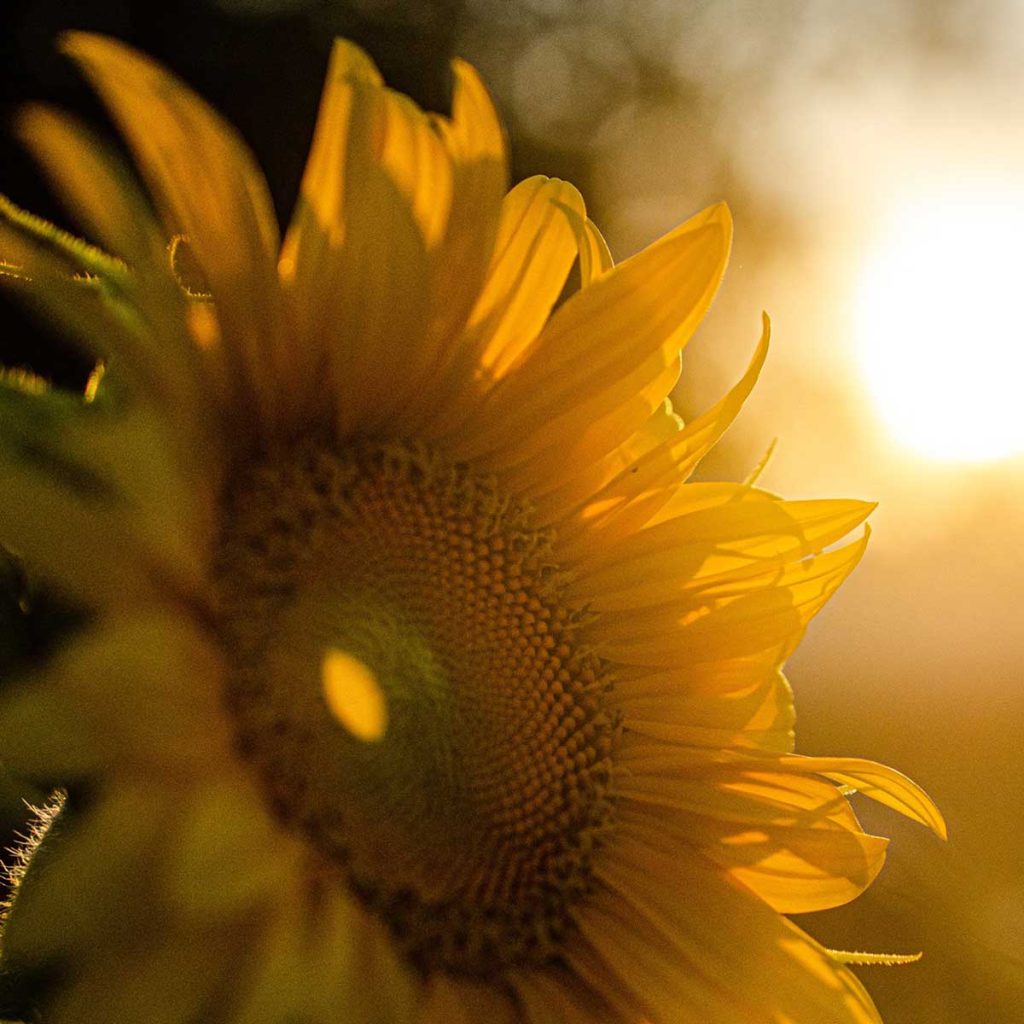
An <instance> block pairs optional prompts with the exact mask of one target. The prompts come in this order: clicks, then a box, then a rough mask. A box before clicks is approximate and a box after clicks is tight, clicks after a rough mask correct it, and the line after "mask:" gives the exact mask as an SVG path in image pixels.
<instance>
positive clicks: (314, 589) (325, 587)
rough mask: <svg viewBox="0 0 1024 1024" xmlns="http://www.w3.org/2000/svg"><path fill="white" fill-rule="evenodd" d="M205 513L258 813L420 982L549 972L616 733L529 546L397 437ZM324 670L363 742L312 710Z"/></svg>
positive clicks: (514, 511)
mask: <svg viewBox="0 0 1024 1024" xmlns="http://www.w3.org/2000/svg"><path fill="white" fill-rule="evenodd" d="M224 522H225V524H226V525H225V528H224V531H223V536H222V547H221V551H220V557H219V564H218V572H217V580H218V598H219V602H220V611H221V616H222V628H223V630H224V633H225V636H226V641H227V647H228V651H229V656H230V659H231V663H232V672H231V678H230V681H229V684H228V702H229V705H230V707H231V709H232V712H233V714H234V716H235V720H236V723H237V729H238V737H239V743H240V747H241V749H242V750H243V751H244V753H245V755H246V756H247V757H248V758H249V759H250V760H251V762H252V763H253V764H254V766H255V767H256V768H257V770H258V771H259V773H260V776H261V778H262V781H263V784H264V786H265V789H266V792H267V795H268V800H269V801H270V803H271V805H272V807H273V808H274V810H275V812H276V813H277V814H278V815H279V817H281V818H282V819H283V820H284V821H286V822H287V823H288V824H289V825H291V826H293V827H296V828H298V829H301V830H302V831H303V832H304V833H305V835H307V836H308V838H309V840H310V841H311V842H312V843H313V844H314V845H315V846H316V847H317V848H318V849H319V850H320V851H321V852H322V853H323V854H325V855H326V856H327V857H328V858H329V859H330V860H331V861H332V862H333V863H334V864H336V865H338V866H339V867H340V868H341V869H342V870H343V872H344V874H345V876H346V877H347V880H348V883H349V885H350V886H351V888H352V890H353V891H354V892H355V893H356V894H357V895H358V897H359V898H360V899H361V900H362V901H363V902H364V904H365V905H366V906H368V907H369V908H370V909H371V910H372V911H373V912H375V913H376V914H378V915H379V916H380V917H381V918H382V919H383V920H384V921H385V922H386V923H387V924H388V925H389V927H390V928H391V930H392V932H393V933H394V935H395V937H396V940H397V941H398V943H399V944H400V946H401V947H402V948H403V949H404V950H405V952H406V953H407V955H408V956H409V957H410V959H411V960H412V961H413V962H414V963H415V964H416V965H417V966H419V967H420V968H422V969H423V970H427V971H429V970H436V969H440V970H448V971H453V972H459V973H467V974H474V975H487V974H490V973H493V972H494V971H495V970H499V969H501V968H502V967H507V966H510V965H513V964H521V963H539V962H545V961H547V960H549V959H551V958H552V957H553V956H554V955H555V954H556V953H557V949H558V946H559V944H560V939H561V937H562V935H563V934H564V932H565V931H566V929H568V928H570V927H571V921H572V907H573V904H574V903H575V902H576V901H577V900H578V899H579V897H580V896H581V895H582V894H584V893H585V892H586V890H587V887H588V885H589V882H590V857H591V852H592V849H593V847H594V844H595V843H596V842H597V841H598V838H599V836H600V834H601V833H602V831H603V830H604V829H605V827H606V826H607V824H608V822H609V820H610V816H611V813H612V809H611V805H610V802H609V800H608V798H607V795H606V792H607V785H608V777H609V772H610V759H611V752H612V746H613V743H614V737H615V731H616V730H615V722H614V719H613V716H612V715H610V714H609V713H608V712H607V711H606V710H605V706H604V705H605V694H606V691H607V687H608V681H607V679H606V677H605V672H604V669H603V667H602V664H601V662H600V661H599V660H598V659H597V658H596V657H594V656H593V655H591V654H588V653H586V652H584V651H581V650H580V649H579V647H578V643H577V641H576V632H577V622H578V614H577V613H576V612H574V611H572V610H571V609H569V608H567V607H565V605H564V604H563V603H562V601H561V599H560V597H561V590H562V586H563V577H562V574H561V573H560V572H559V571H557V570H556V569H555V568H553V567H552V566H551V564H550V555H549V547H550V545H549V539H548V537H547V536H546V535H545V534H544V533H542V532H540V531H537V530H535V529H533V528H531V526H530V524H529V521H528V517H527V516H526V514H525V513H524V512H523V510H522V509H519V508H517V507H516V506H515V505H514V504H513V503H512V502H510V501H509V500H507V499H505V498H503V497H502V496H501V494H500V493H499V492H498V490H497V489H496V487H495V485H494V484H493V483H492V482H491V481H489V480H486V479H483V478H481V477H477V476H474V475H473V474H472V473H470V472H469V471H468V470H466V469H465V468H463V467H454V468H453V467H449V466H445V465H444V464H443V463H442V462H441V461H440V460H439V459H437V458H436V457H435V456H433V455H432V454H431V453H429V452H427V451H425V450H423V449H420V448H413V447H410V446H406V445H402V444H398V443H376V442H374V443H364V444H359V445H354V446H350V447H346V448H345V449H344V450H343V451H337V450H332V449H330V448H328V447H326V446H323V445H319V444H313V443H306V444H303V445H299V446H296V447H294V448H291V449H289V450H287V451H282V452H279V453H278V454H276V455H275V456H273V457H272V458H268V459H267V460H266V461H265V462H263V463H262V464H260V465H257V466H254V467H251V468H250V469H249V470H248V471H247V472H246V473H244V474H242V475H240V476H239V477H238V479H237V480H236V482H235V486H234V487H233V489H232V492H231V495H230V497H229V499H228V505H227V507H226V510H225V516H224ZM325 658H327V659H332V658H333V659H338V658H340V659H341V661H342V663H343V664H344V663H348V664H353V665H356V666H358V667H359V668H360V670H362V671H363V677H364V680H365V677H367V676H368V677H369V678H370V679H372V680H375V682H376V684H377V686H379V689H380V691H381V693H382V695H383V697H384V703H385V705H386V715H387V725H386V729H385V730H384V733H383V735H382V736H381V737H380V738H379V739H378V738H367V736H365V735H363V736H361V735H359V734H358V733H359V730H353V729H351V728H347V727H346V725H345V724H344V722H343V720H342V718H341V717H340V716H339V715H338V714H337V709H336V708H335V709H334V710H333V711H332V707H331V704H332V701H331V700H329V699H327V698H326V697H325V690H324V682H323V672H324V666H325ZM342 678H343V679H344V677H342ZM353 678H354V682H353V685H355V684H356V682H358V679H357V678H356V677H353ZM342 685H343V684H342ZM360 685H363V686H365V685H366V683H365V681H363V682H362V683H361V684H360ZM334 696H335V697H336V698H339V699H340V700H341V701H344V698H345V695H344V694H341V695H337V694H335V695H334ZM354 696H358V695H354Z"/></svg>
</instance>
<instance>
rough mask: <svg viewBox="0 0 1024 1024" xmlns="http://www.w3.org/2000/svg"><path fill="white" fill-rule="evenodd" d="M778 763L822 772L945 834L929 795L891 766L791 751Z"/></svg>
mask: <svg viewBox="0 0 1024 1024" xmlns="http://www.w3.org/2000/svg"><path fill="white" fill-rule="evenodd" d="M779 764H780V766H781V767H782V768H786V769H791V770H795V771H805V772H817V773H819V774H821V775H826V776H828V778H830V779H832V780H834V781H835V782H838V783H841V784H842V785H844V786H851V787H853V788H854V789H855V790H857V792H858V793H862V794H863V795H864V796H866V797H869V798H870V799H872V800H877V801H878V802H879V803H881V804H884V805H885V806H886V807H891V808H892V809H893V810H896V811H899V812H900V814H904V815H906V816H907V817H908V818H911V819H912V820H914V821H917V822H920V823H921V824H922V825H927V826H928V828H930V829H931V830H932V831H933V832H934V833H935V834H936V835H937V836H939V837H940V838H941V839H945V838H946V837H947V833H946V823H945V820H944V819H943V817H942V813H941V812H940V811H939V809H938V807H936V806H935V803H934V802H933V801H932V799H931V797H929V796H928V794H927V793H925V791H924V790H923V789H921V787H920V786H918V785H917V783H916V782H913V781H912V780H910V779H908V778H907V777H906V776H905V775H904V774H903V773H902V772H898V771H896V769H895V768H889V767H888V766H886V765H884V764H877V763H876V762H874V761H865V760H862V759H860V758H854V757H800V756H798V755H795V754H794V755H791V756H789V757H787V758H783V759H782V761H780V762H779Z"/></svg>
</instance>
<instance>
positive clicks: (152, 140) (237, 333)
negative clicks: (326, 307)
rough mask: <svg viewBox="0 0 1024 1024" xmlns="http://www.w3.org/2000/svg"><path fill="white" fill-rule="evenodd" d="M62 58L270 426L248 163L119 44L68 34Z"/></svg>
mask: <svg viewBox="0 0 1024 1024" xmlns="http://www.w3.org/2000/svg"><path fill="white" fill-rule="evenodd" d="M64 48H65V50H66V52H67V53H68V54H70V56H71V57H73V58H74V59H75V61H76V62H78V63H79V64H80V65H81V67H82V69H83V70H84V72H85V73H86V75H87V76H88V77H89V79H90V81H91V82H92V84H93V85H94V86H95V87H96V89H97V91H98V92H99V93H100V95H101V96H102V97H103V99H104V101H105V102H106V104H107V106H108V107H109V109H110V112H111V114H112V115H113V117H114V119H115V121H116V122H117V124H118V126H119V128H120V129H121V131H122V132H123V133H124V135H125V138H126V139H127V141H128V143H129V145H130V146H131V148H132V151H133V153H134V155H135V158H136V160H137V161H138V163H139V167H140V169H141V171H142V173H143V175H144V176H145V178H146V181H147V183H148V185H149V187H150V189H151V190H152V192H153V194H154V197H155V198H156V200H157V203H158V205H159V207H160V208H161V212H162V213H163V215H164V219H165V230H166V232H167V236H168V238H170V237H171V236H173V235H176V234H183V235H185V236H187V238H188V240H189V243H190V245H191V247H192V250H193V252H194V253H195V256H196V260H197V261H198V263H199V265H200V266H201V267H202V270H203V274H204V276H205V278H206V280H207V281H208V282H209V284H210V290H211V292H212V293H213V296H214V299H215V301H216V305H217V317H218V320H219V322H220V325H221V333H222V335H223V337H224V339H225V341H224V343H225V345H226V347H227V348H226V352H225V355H226V356H227V357H228V358H229V359H232V360H233V361H234V363H233V366H234V369H235V371H236V373H235V377H234V383H235V387H236V391H237V397H238V401H239V402H240V403H241V406H242V408H248V409H250V410H254V411H256V412H258V413H260V414H261V416H262V417H266V421H267V422H268V423H273V422H275V421H276V418H277V416H278V414H279V409H278V408H277V401H278V397H277V389H276V388H275V380H276V375H277V373H278V372H279V371H280V370H281V369H282V368H283V365H284V362H285V353H284V351H283V349H282V345H283V339H282V335H281V329H282V325H281V321H280V306H279V302H278V288H277V274H276V262H277V249H278V236H277V223H276V220H275V218H274V212H273V207H272V205H271V202H270V196H269V194H268V192H267V187H266V183H265V181H264V180H263V177H262V175H261V174H260V172H259V170H258V169H257V168H256V166H255V163H254V161H253V159H252V156H251V154H250V153H249V151H248V149H247V148H246V146H245V144H244V143H243V142H242V140H241V138H240V137H239V136H238V135H237V133H236V132H235V131H234V129H233V128H231V127H230V126H229V125H228V124H226V123H225V122H224V121H223V120H222V119H221V118H220V117H219V116H218V115H217V114H215V113H214V112H213V111H212V110H211V109H210V107H209V106H207V104H206V103H204V102H203V101H202V100H201V99H199V97H197V96H196V95H195V94H194V93H193V92H192V91H191V90H190V89H189V88H188V87H187V86H186V85H184V83H182V82H180V81H179V80H178V79H176V78H175V77H174V76H173V75H171V74H170V73H169V72H167V71H165V70H164V69H163V68H161V67H160V66H159V65H157V64H155V63H154V62H152V61H150V60H149V59H148V58H146V57H144V56H142V55H141V54H139V53H137V52H136V51H135V50H133V49H131V48H130V47H128V46H126V45H124V44H123V43H120V42H117V41H115V40H113V39H109V38H106V37H103V36H97V35H90V34H88V33H82V32H72V33H69V34H67V35H66V36H65V37H64Z"/></svg>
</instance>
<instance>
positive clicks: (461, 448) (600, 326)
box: [450, 205, 731, 467]
mask: <svg viewBox="0 0 1024 1024" xmlns="http://www.w3.org/2000/svg"><path fill="white" fill-rule="evenodd" d="M730 237H731V222H730V220H729V215H728V211H727V210H726V208H725V207H724V206H722V205H720V206H716V207H712V208H711V209H710V210H707V211H705V212H704V213H702V214H699V215H698V216H696V217H694V218H692V219H691V220H690V221H688V222H687V223H686V224H684V225H682V226H681V227H679V228H677V229H676V230H675V231H673V232H671V233H670V234H668V235H666V236H665V237H664V238H663V239H661V240H660V241H658V242H655V243H654V244H653V245H651V246H649V247H648V248H647V249H645V250H644V251H643V252H641V253H639V254H638V255H636V256H634V257H632V258H631V259H629V260H626V261H625V262H624V263H620V264H619V265H618V266H617V267H616V268H615V269H614V270H611V271H609V272H608V273H607V274H605V275H604V276H603V277H601V278H600V279H598V280H597V281H595V282H593V283H592V284H591V285H590V286H589V287H588V288H585V289H583V290H582V291H580V292H577V294H576V295H574V296H573V297H572V298H571V299H569V300H568V301H567V302H566V303H565V304H564V305H563V306H561V307H560V308H559V309H558V310H557V312H556V313H555V315H554V316H553V317H552V318H551V320H550V321H549V323H548V325H547V327H546V328H545V329H544V332H543V333H542V334H541V336H540V338H538V340H537V343H536V344H535V345H534V346H533V347H532V348H531V350H530V352H529V358H527V359H524V360H523V362H522V364H521V365H520V366H519V367H517V369H516V372H515V373H514V374H509V375H508V376H507V377H505V378H504V379H503V380H501V381H499V382H498V384H497V385H496V386H495V387H494V389H493V390H492V391H491V392H490V394H489V395H488V396H487V398H486V399H485V400H484V401H483V403H482V404H481V407H480V408H479V410H478V411H477V413H476V415H475V416H474V417H473V419H472V421H471V424H470V426H471V427H472V429H468V430H466V431H464V432H463V433H462V434H460V435H459V436H457V437H452V438H451V439H450V442H451V444H452V445H453V449H454V455H455V457H457V458H464V459H472V458H484V459H485V461H486V462H487V463H488V464H491V465H494V466H496V467H498V466H511V465H517V464H520V463H523V462H526V461H528V460H529V459H530V458H532V457H536V456H537V455H538V453H543V452H544V451H545V450H547V449H549V448H551V447H552V446H553V445H555V444H558V443H562V444H563V445H566V446H568V445H570V444H571V443H572V442H573V440H574V438H573V437H572V436H569V435H566V436H565V437H562V436H561V434H559V433H558V432H557V431H556V430H554V429H553V426H554V425H555V424H556V421H557V423H558V424H559V425H561V427H562V428H563V429H564V430H566V431H570V430H573V429H576V428H577V427H578V418H579V417H578V415H574V413H575V412H576V410H578V409H580V408H581V407H584V406H588V403H593V402H594V400H595V398H596V396H603V398H602V399H601V400H602V403H605V402H607V400H608V399H609V398H610V399H612V405H611V410H612V412H611V413H609V415H614V410H615V408H616V406H617V405H618V404H619V403H621V402H628V401H629V400H630V399H631V398H633V397H634V395H635V389H636V387H637V385H638V382H637V381H636V380H633V379H631V378H630V375H631V374H635V372H636V371H637V369H638V367H644V368H646V369H647V371H648V372H649V373H651V374H653V376H655V377H657V376H658V375H659V373H660V368H663V367H664V366H667V365H669V364H670V363H671V362H672V361H673V360H674V359H675V358H676V354H677V353H678V350H679V349H680V348H681V347H682V346H683V345H684V344H685V343H686V342H687V341H688V340H689V338H690V336H691V335H692V334H693V332H694V330H696V328H697V325H698V323H699V322H700V320H701V318H702V317H703V315H704V313H705V311H706V310H707V308H708V306H709V305H710V303H711V300H712V298H713V297H714V293H715V290H716V289H717V286H718V282H719V281H720V279H721V276H722V273H723V271H724V269H725V263H726V260H727V257H728V251H729V241H730ZM652 360H653V362H652ZM659 367H660V368H659ZM624 380H626V381H628V382H627V383H623V381H624ZM662 398H664V395H662V396H661V397H660V398H658V400H657V401H655V402H653V404H652V405H651V406H650V408H649V412H653V410H654V408H656V407H657V405H658V404H659V403H660V401H661V399H662ZM588 407H589V406H588ZM604 408H605V409H608V408H609V407H608V406H607V405H606V404H605V405H604ZM640 422H641V423H642V422H643V420H641V421H640ZM627 437H628V434H624V435H623V436H622V437H620V438H619V439H618V442H616V443H620V442H622V441H625V440H626V439H627ZM614 447H616V444H615V443H613V444H611V445H610V446H609V447H608V448H607V449H606V450H605V451H593V452H592V457H593V458H595V459H596V458H600V457H601V456H603V455H605V454H607V452H608V451H610V450H611V449H612V448H614Z"/></svg>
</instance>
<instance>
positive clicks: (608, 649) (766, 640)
mask: <svg viewBox="0 0 1024 1024" xmlns="http://www.w3.org/2000/svg"><path fill="white" fill-rule="evenodd" d="M867 537H868V535H867V532H865V536H864V537H863V538H862V539H861V540H859V541H856V542H854V543H853V544H848V545H846V546H845V547H843V548H840V549H839V550H837V551H831V552H828V553H826V554H823V555H818V556H817V557H816V558H813V559H810V560H808V561H806V562H799V563H796V564H793V565H789V566H787V567H785V568H784V569H780V570H778V571H777V572H775V573H768V574H765V575H764V576H757V577H751V578H749V579H741V580H738V581H736V582H735V583H732V582H730V583H727V584H726V583H723V584H721V585H720V586H718V587H717V588H713V587H709V588H707V589H706V590H704V591H703V592H698V593H697V594H695V595H694V597H693V599H692V600H689V601H688V600H686V599H681V600H679V601H677V602H672V603H670V604H668V605H665V606H662V607H659V608H657V609H650V608H647V609H642V610H640V609H638V610H635V611H628V612H627V611H620V612H618V613H616V614H615V615H606V616H603V617H602V618H601V619H600V623H601V625H600V628H598V627H597V626H596V624H594V625H590V624H588V626H587V627H586V631H587V635H588V639H590V640H591V642H596V643H599V644H600V648H601V651H602V653H603V654H604V656H605V657H608V658H611V659H613V660H616V661H621V662H623V663H624V664H627V665H651V666H662V667H666V668H667V667H671V666H672V665H678V664H683V663H689V664H693V663H699V662H704V661H713V660H716V659H719V658H727V659H728V658H737V657H743V656H746V655H751V654H755V653H757V652H760V651H768V650H775V651H777V656H778V658H779V661H780V662H781V661H782V660H783V659H784V658H785V657H788V655H789V654H790V653H791V652H792V650H793V649H794V648H795V646H796V644H797V642H798V641H799V639H800V636H801V634H802V631H803V629H804V628H805V627H806V626H807V623H808V622H810V620H811V619H812V618H813V617H814V616H815V615H816V614H817V613H818V612H819V611H820V610H821V609H822V608H823V607H824V605H825V604H826V602H827V601H828V600H829V598H830V597H831V596H832V594H833V593H834V592H835V591H836V589H837V588H838V587H839V585H840V584H841V583H842V582H843V580H844V579H846V577H847V576H848V575H849V574H850V573H851V572H852V571H853V569H854V567H855V566H856V564H857V562H858V561H859V560H860V558H861V556H862V555H863V553H864V549H865V547H866V545H867Z"/></svg>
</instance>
